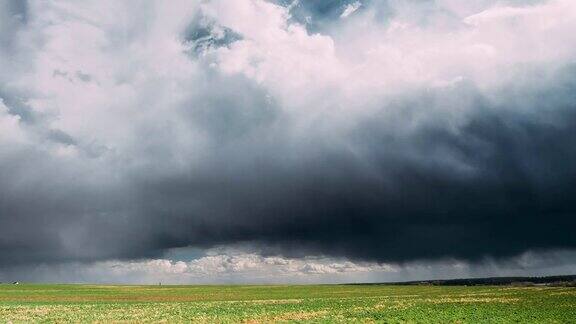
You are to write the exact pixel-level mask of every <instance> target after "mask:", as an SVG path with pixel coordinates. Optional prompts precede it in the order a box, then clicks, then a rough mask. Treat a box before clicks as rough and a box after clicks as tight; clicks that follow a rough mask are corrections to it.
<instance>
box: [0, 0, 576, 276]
mask: <svg viewBox="0 0 576 324" xmlns="http://www.w3.org/2000/svg"><path fill="white" fill-rule="evenodd" d="M135 7H137V8H138V11H137V12H136V11H135V10H134V8H135ZM341 16H342V17H346V19H340V17H341ZM575 18H576V4H575V3H574V2H573V1H570V0H548V1H529V2H527V1H506V2H502V1H491V0H485V1H479V2H475V3H474V4H468V3H460V2H454V1H448V0H436V1H378V2H376V1H314V2H307V1H300V2H297V1H294V2H293V1H263V0H242V1H234V2H230V1H224V0H210V1H194V0H192V1H186V0H179V1H171V2H169V3H168V2H159V1H125V2H117V1H87V2H82V3H78V2H74V1H27V2H20V1H7V2H4V3H3V4H2V5H1V7H0V22H1V23H0V64H2V66H3V67H5V69H4V68H3V69H2V71H0V98H1V99H2V103H0V263H1V264H2V265H3V266H6V265H7V264H19V265H22V266H26V265H34V264H37V263H48V264H49V263H54V262H84V261H99V262H115V261H109V260H135V259H143V258H149V259H150V258H151V259H158V260H161V261H150V262H157V263H158V262H159V263H158V264H156V263H153V264H154V265H157V266H159V267H164V266H165V267H166V268H167V269H172V270H170V271H176V270H175V269H179V270H178V271H183V272H184V273H188V272H192V273H194V271H193V270H191V269H194V263H193V262H189V263H172V262H170V261H166V260H164V261H162V260H163V259H161V258H162V256H163V254H164V253H165V252H166V251H168V250H170V249H173V248H179V247H186V246H194V247H198V248H210V247H213V246H217V245H222V244H224V245H234V244H240V243H242V244H249V245H251V246H253V247H254V248H256V249H257V250H258V251H259V254H257V255H256V254H254V255H252V254H248V255H245V256H243V257H242V258H235V257H231V259H226V257H217V256H206V257H205V258H204V259H201V260H203V261H201V262H204V263H202V266H201V268H209V267H208V265H207V264H208V263H210V262H213V263H214V267H215V269H219V268H218V267H224V268H225V269H227V268H226V266H229V267H232V268H234V267H241V268H242V267H248V268H249V265H250V264H253V263H255V264H258V267H267V266H265V264H267V263H266V262H271V261H270V260H272V259H271V258H272V257H271V256H281V258H282V260H292V259H293V260H296V259H298V260H306V259H305V258H306V257H307V256H308V257H309V256H311V255H316V256H318V255H325V256H326V257H331V258H347V259H350V260H351V261H353V262H360V263H361V262H376V263H378V262H380V263H382V262H387V263H397V262H412V261H414V260H422V259H426V260H438V259H445V258H454V259H458V260H472V261H477V260H485V259H484V258H486V257H494V258H496V259H500V258H510V257H514V256H516V255H521V254H522V253H525V252H526V251H531V250H535V251H542V250H554V249H572V248H574V247H575V246H576V240H575V239H574V236H573V235H572V233H571V230H570V229H571V228H573V227H574V225H576V224H575V223H574V222H575V219H576V218H575V217H574V213H575V212H576V204H575V203H574V201H573V199H572V197H573V196H574V195H575V194H576V192H575V191H574V188H575V186H574V184H575V181H576V167H575V165H576V164H575V163H573V162H574V161H575V160H576V149H575V148H576V142H575V140H574V137H573V136H571V135H572V134H573V133H574V131H575V130H576V110H575V106H574V105H575V104H574V103H575V102H576V97H575V96H576V95H575V94H576V91H575V90H576V76H575V71H576V70H575V65H574V61H575V59H576V46H574V45H573V44H576V39H575V37H576V36H575V34H574V33H572V32H571V31H572V30H575V29H576V19H575ZM106 260H108V261H106ZM250 260H251V261H250ZM321 260H324V259H321ZM118 262H124V261H118ZM138 262H140V261H137V262H136V263H133V264H136V265H138V264H141V263H138ZM142 262H147V261H142ZM166 262H168V263H166ZM198 262H200V261H198ZM251 262H252V263H251ZM293 262H296V263H295V264H297V265H295V267H296V269H297V271H296V272H306V271H305V269H308V270H307V271H308V273H317V272H319V273H323V272H330V271H336V272H338V271H337V269H338V266H332V265H330V264H327V263H326V262H325V261H321V262H320V261H319V262H317V263H314V262H309V261H306V262H307V263H305V265H304V264H300V263H298V262H304V261H293ZM128 264H131V263H128ZM144 264H148V263H144ZM351 264H353V265H356V264H357V263H351ZM125 265H126V264H125V263H122V267H124V266H125ZM224 265H226V266H224ZM154 267H156V266H153V267H152V268H154ZM270 267H272V268H274V267H273V266H270ZM351 267H352V268H353V267H355V266H351ZM368 268H369V269H372V268H370V267H368ZM350 269H351V268H350ZM350 269H348V268H346V270H345V271H349V270H350ZM270 271H272V270H270ZM274 271H275V270H274Z"/></svg>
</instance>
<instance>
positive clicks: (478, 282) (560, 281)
mask: <svg viewBox="0 0 576 324" xmlns="http://www.w3.org/2000/svg"><path fill="white" fill-rule="evenodd" d="M352 285H432V286H482V285H496V286H500V285H516V286H530V285H549V286H555V285H559V286H560V285H561V286H576V275H566V276H547V277H490V278H466V279H437V280H417V281H402V282H383V283H366V284H352Z"/></svg>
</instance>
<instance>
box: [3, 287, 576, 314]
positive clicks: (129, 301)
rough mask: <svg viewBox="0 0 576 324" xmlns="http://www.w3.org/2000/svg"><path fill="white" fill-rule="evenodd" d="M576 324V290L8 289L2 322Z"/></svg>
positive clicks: (298, 288)
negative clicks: (518, 323) (434, 323)
mask: <svg viewBox="0 0 576 324" xmlns="http://www.w3.org/2000/svg"><path fill="white" fill-rule="evenodd" d="M158 321H164V322H171V323H173V322H208V323H212V322H217V323H235V322H246V323H260V322H289V321H296V322H327V323H328V322H342V323H344V322H346V323H349V322H385V323H405V322H408V323H420V322H422V323H433V322H438V323H501V322H502V323H512V322H520V323H569V322H575V323H576V288H575V287H546V286H532V287H514V286H470V287H466V286H417V285H412V286H400V285H310V286H297V285H267V286H265V285H256V286H239V285H238V286H116V285H110V286H105V285H32V284H21V285H7V284H4V285H0V322H3V323H7V322H12V323H18V322H158Z"/></svg>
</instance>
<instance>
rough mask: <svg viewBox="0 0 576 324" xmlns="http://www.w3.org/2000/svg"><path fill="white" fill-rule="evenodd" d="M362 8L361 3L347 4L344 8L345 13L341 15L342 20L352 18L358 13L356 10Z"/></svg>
mask: <svg viewBox="0 0 576 324" xmlns="http://www.w3.org/2000/svg"><path fill="white" fill-rule="evenodd" d="M361 6H362V3H360V1H356V2H353V3H349V4H347V5H346V6H345V7H344V11H342V14H341V15H340V18H346V17H348V16H350V15H351V14H353V13H354V12H356V10H358V9H360V7H361Z"/></svg>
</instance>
